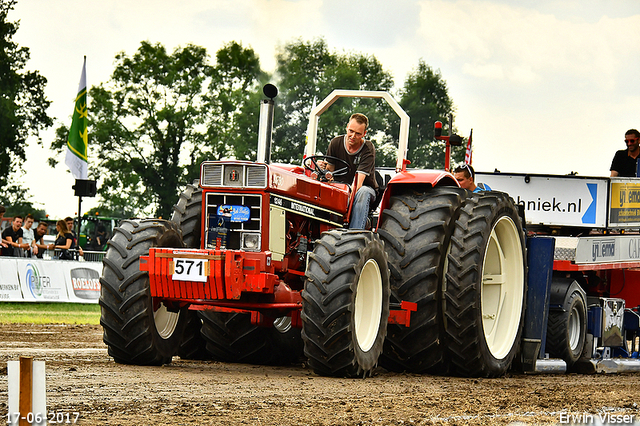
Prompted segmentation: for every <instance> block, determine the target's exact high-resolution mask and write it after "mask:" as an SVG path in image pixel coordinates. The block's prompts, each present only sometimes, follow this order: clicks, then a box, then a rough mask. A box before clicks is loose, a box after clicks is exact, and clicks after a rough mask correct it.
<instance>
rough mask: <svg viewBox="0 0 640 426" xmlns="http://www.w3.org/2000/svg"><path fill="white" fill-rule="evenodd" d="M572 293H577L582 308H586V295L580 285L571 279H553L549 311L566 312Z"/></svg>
mask: <svg viewBox="0 0 640 426" xmlns="http://www.w3.org/2000/svg"><path fill="white" fill-rule="evenodd" d="M573 292H578V294H579V295H580V297H581V298H582V301H583V303H584V306H587V293H586V292H585V291H584V290H583V289H582V287H580V284H578V282H577V281H576V280H574V279H573V278H564V277H555V276H554V277H553V278H552V281H551V291H550V297H549V307H550V308H551V309H562V310H564V311H566V310H567V309H568V305H569V298H570V296H571V294H572V293H573Z"/></svg>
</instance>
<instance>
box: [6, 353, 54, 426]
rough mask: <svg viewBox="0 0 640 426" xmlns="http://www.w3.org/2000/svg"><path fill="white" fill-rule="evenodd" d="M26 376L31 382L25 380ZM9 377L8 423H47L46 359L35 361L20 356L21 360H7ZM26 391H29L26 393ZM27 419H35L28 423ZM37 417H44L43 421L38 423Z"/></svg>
mask: <svg viewBox="0 0 640 426" xmlns="http://www.w3.org/2000/svg"><path fill="white" fill-rule="evenodd" d="M21 366H22V367H23V368H22V370H21ZM26 378H30V379H31V383H26V382H25V380H24V379H26ZM7 379H8V396H9V398H8V399H9V401H8V409H9V410H8V414H9V418H8V419H7V420H9V421H10V422H7V424H10V425H11V426H17V425H23V424H31V425H46V424H47V388H46V379H45V365H44V361H33V359H32V358H30V357H20V361H7ZM21 379H23V380H21ZM21 382H22V383H21ZM25 392H29V393H28V394H25ZM21 393H22V398H21ZM27 419H29V420H33V421H32V423H28V421H27ZM36 419H42V421H41V422H39V423H37V422H36Z"/></svg>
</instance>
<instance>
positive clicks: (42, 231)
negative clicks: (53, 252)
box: [33, 221, 49, 259]
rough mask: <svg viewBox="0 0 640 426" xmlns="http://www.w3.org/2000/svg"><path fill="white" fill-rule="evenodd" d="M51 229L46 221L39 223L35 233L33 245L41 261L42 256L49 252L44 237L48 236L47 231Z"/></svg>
mask: <svg viewBox="0 0 640 426" xmlns="http://www.w3.org/2000/svg"><path fill="white" fill-rule="evenodd" d="M48 228H49V224H48V223H47V222H44V221H40V222H38V227H37V228H36V230H35V231H34V232H33V243H34V244H35V246H36V247H37V249H38V250H37V251H36V252H35V253H36V256H37V257H38V258H39V259H42V255H43V254H44V252H45V251H46V250H47V248H48V247H47V245H46V244H45V243H44V236H45V235H47V229H48Z"/></svg>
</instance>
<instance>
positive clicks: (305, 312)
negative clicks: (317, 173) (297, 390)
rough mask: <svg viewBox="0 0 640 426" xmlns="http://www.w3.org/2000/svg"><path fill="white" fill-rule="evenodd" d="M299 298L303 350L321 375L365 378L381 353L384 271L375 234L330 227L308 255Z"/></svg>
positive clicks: (385, 304)
mask: <svg viewBox="0 0 640 426" xmlns="http://www.w3.org/2000/svg"><path fill="white" fill-rule="evenodd" d="M306 277H307V279H306V281H305V285H304V291H303V292H302V298H303V300H304V302H303V305H302V339H303V340H304V353H305V355H306V356H307V358H308V359H309V365H310V366H311V368H313V370H314V371H315V372H316V373H317V374H320V375H324V376H343V377H366V376H370V375H371V374H372V371H373V369H374V368H375V366H376V365H377V363H378V358H379V356H380V353H381V352H382V347H383V344H384V338H385V335H386V334H387V321H388V318H389V272H388V269H387V255H386V253H385V251H384V246H383V243H382V241H380V238H379V237H378V236H377V235H376V234H373V233H371V232H369V231H342V230H331V231H328V232H325V233H323V234H322V236H321V238H320V240H318V241H316V243H315V248H314V251H313V253H311V254H310V255H309V264H308V267H307V273H306Z"/></svg>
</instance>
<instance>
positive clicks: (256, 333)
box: [200, 311, 302, 365]
mask: <svg viewBox="0 0 640 426" xmlns="http://www.w3.org/2000/svg"><path fill="white" fill-rule="evenodd" d="M200 318H202V336H203V337H204V340H205V341H206V347H207V352H208V353H209V354H211V356H213V358H214V359H216V360H218V361H222V362H238V363H245V364H260V365H286V364H291V363H294V362H297V361H299V360H300V358H301V357H302V339H301V337H300V329H299V328H293V327H291V322H290V321H287V319H286V318H289V317H283V318H279V319H278V320H276V323H275V324H274V326H273V327H257V326H255V325H253V324H251V315H249V314H245V313H224V312H215V311H201V312H200Z"/></svg>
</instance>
